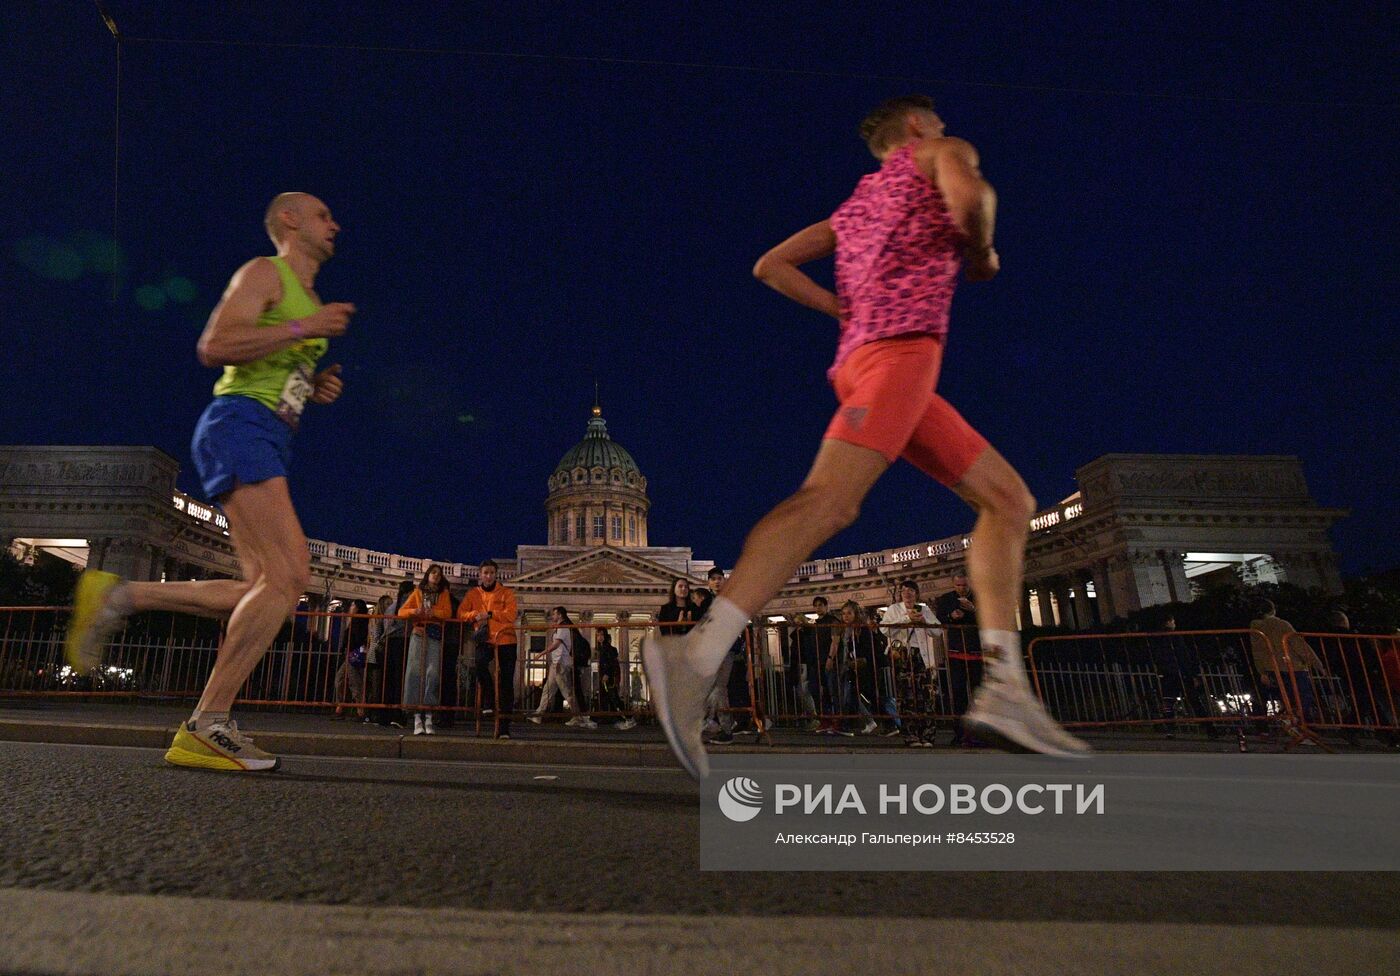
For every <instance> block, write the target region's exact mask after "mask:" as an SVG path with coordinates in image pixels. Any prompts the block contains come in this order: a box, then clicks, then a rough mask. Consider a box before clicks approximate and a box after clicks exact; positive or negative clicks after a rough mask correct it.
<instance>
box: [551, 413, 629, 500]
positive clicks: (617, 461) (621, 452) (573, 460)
mask: <svg viewBox="0 0 1400 976" xmlns="http://www.w3.org/2000/svg"><path fill="white" fill-rule="evenodd" d="M577 468H583V469H592V468H607V469H609V470H610V471H612V470H616V471H619V472H621V473H622V475H623V476H624V479H625V478H626V476H627V475H629V474H630V475H634V476H637V475H640V474H641V473H642V472H641V470H640V469H639V468H638V467H637V462H636V461H634V460H632V455H631V454H628V453H627V448H625V447H623V446H622V445H621V444H619V443H618V442H617V441H615V440H613V439H612V438H611V437H609V436H608V425H607V421H605V420H603V409H602V408H601V407H594V408H593V416H592V418H590V419H589V421H588V433H586V434H584V437H583V440H581V441H579V442H578V443H577V444H575V445H574V446H573V447H571V448H569V450H568V451H567V452H565V454H564V456H563V457H562V458H560V459H559V463H558V464H557V465H555V467H554V475H553V476H552V477H551V478H550V484H551V486H553V485H554V483H555V482H557V481H558V480H559V475H561V474H565V473H569V474H571V473H572V472H573V471H574V470H575V469H577ZM632 483H634V484H635V479H634V480H633V482H632Z"/></svg>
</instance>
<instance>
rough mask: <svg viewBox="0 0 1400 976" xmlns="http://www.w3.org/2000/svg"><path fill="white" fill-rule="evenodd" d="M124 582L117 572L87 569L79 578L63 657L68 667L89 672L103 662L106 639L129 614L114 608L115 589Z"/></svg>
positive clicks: (64, 643) (81, 671) (79, 671)
mask: <svg viewBox="0 0 1400 976" xmlns="http://www.w3.org/2000/svg"><path fill="white" fill-rule="evenodd" d="M120 582H121V577H119V576H117V574H116V573H104V572H103V571H102V570H100V569H88V570H84V571H83V575H82V576H79V577H78V588H77V590H76V592H75V593H74V594H73V614H72V616H70V617H69V618H68V634H67V636H66V637H65V639H64V641H63V657H64V660H66V661H67V662H68V666H69V667H70V668H72V669H73V670H74V671H77V672H78V673H80V674H86V673H87V672H89V671H91V670H92V669H93V668H95V667H97V666H98V665H99V664H101V663H102V651H103V649H104V648H105V647H106V646H107V639H108V638H109V637H111V636H112V635H113V634H114V633H116V632H117V629H118V628H120V627H121V625H122V621H123V620H125V619H126V614H123V613H118V612H117V611H116V610H114V609H113V608H112V604H111V595H112V589H113V588H114V587H115V586H116V585H117V584H118V583H120Z"/></svg>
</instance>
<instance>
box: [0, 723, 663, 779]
mask: <svg viewBox="0 0 1400 976" xmlns="http://www.w3.org/2000/svg"><path fill="white" fill-rule="evenodd" d="M174 735H175V726H174V725H170V726H151V725H120V724H80V723H77V722H34V721H28V722H16V721H9V720H0V741H7V742H44V743H53V744H62V745H84V746H126V747H133V748H141V749H164V748H166V747H167V746H169V745H170V740H171V738H172V737H173V736H174ZM257 738H258V742H259V744H261V745H262V746H263V747H264V748H266V749H267V750H269V751H270V752H274V753H278V754H280V755H290V756H336V757H349V758H356V759H411V760H427V761H432V760H437V761H458V762H462V761H465V762H500V763H532V764H538V765H581V766H651V767H657V768H667V767H675V768H677V769H679V768H680V767H679V766H677V765H676V762H675V760H674V759H672V758H671V752H670V749H668V748H667V747H666V746H665V745H664V744H661V743H646V742H633V743H621V742H620V743H615V744H614V743H609V742H578V743H573V742H541V741H534V742H532V741H530V740H528V739H511V740H508V741H505V742H502V741H499V740H496V739H474V738H465V737H461V736H455V735H450V734H442V735H436V736H432V737H431V738H429V737H426V736H417V737H415V736H405V735H395V736H362V735H336V734H326V733H316V732H277V731H270V730H269V731H261V730H259V731H258V733H257Z"/></svg>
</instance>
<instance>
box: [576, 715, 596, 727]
mask: <svg viewBox="0 0 1400 976" xmlns="http://www.w3.org/2000/svg"><path fill="white" fill-rule="evenodd" d="M578 727H579V728H581V729H596V728H597V727H598V723H597V722H595V721H593V720H592V719H591V718H589V717H588V716H587V715H580V716H579V717H578Z"/></svg>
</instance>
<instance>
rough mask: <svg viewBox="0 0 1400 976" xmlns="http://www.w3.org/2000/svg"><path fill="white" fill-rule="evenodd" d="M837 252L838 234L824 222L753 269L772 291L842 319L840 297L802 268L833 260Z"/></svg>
mask: <svg viewBox="0 0 1400 976" xmlns="http://www.w3.org/2000/svg"><path fill="white" fill-rule="evenodd" d="M835 250H836V232H835V231H833V230H832V229H831V221H829V220H823V221H822V222H821V223H817V224H813V225H812V226H811V227H808V228H805V229H804V230H800V231H798V232H797V233H796V234H793V235H792V236H791V237H789V238H788V239H787V240H785V241H783V242H782V243H781V244H779V245H778V246H777V247H775V248H773V249H772V250H771V251H769V252H768V253H767V254H765V255H763V257H761V258H759V259H758V263H757V264H755V265H754V266H753V276H754V277H755V278H757V279H758V280H759V281H761V282H763V283H764V284H765V285H767V286H768V287H769V288H772V289H773V290H774V291H777V292H779V293H781V294H783V295H786V296H787V297H788V298H791V299H792V300H793V301H795V302H798V303H799V304H802V305H806V306H807V307H808V308H814V309H816V310H817V311H818V312H825V313H826V314H827V315H830V316H831V317H832V318H834V319H839V318H840V317H841V305H840V303H839V302H838V301H837V299H836V295H835V294H834V293H833V292H831V291H830V290H829V289H826V288H823V287H822V286H821V285H819V284H817V283H816V282H815V281H813V280H812V279H811V278H810V277H808V276H807V274H806V273H804V272H803V271H802V270H801V269H800V268H799V265H803V264H806V263H807V262H808V261H816V260H817V259H819V258H824V257H829V256H830V255H831V254H832V253H833V252H834V251H835Z"/></svg>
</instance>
